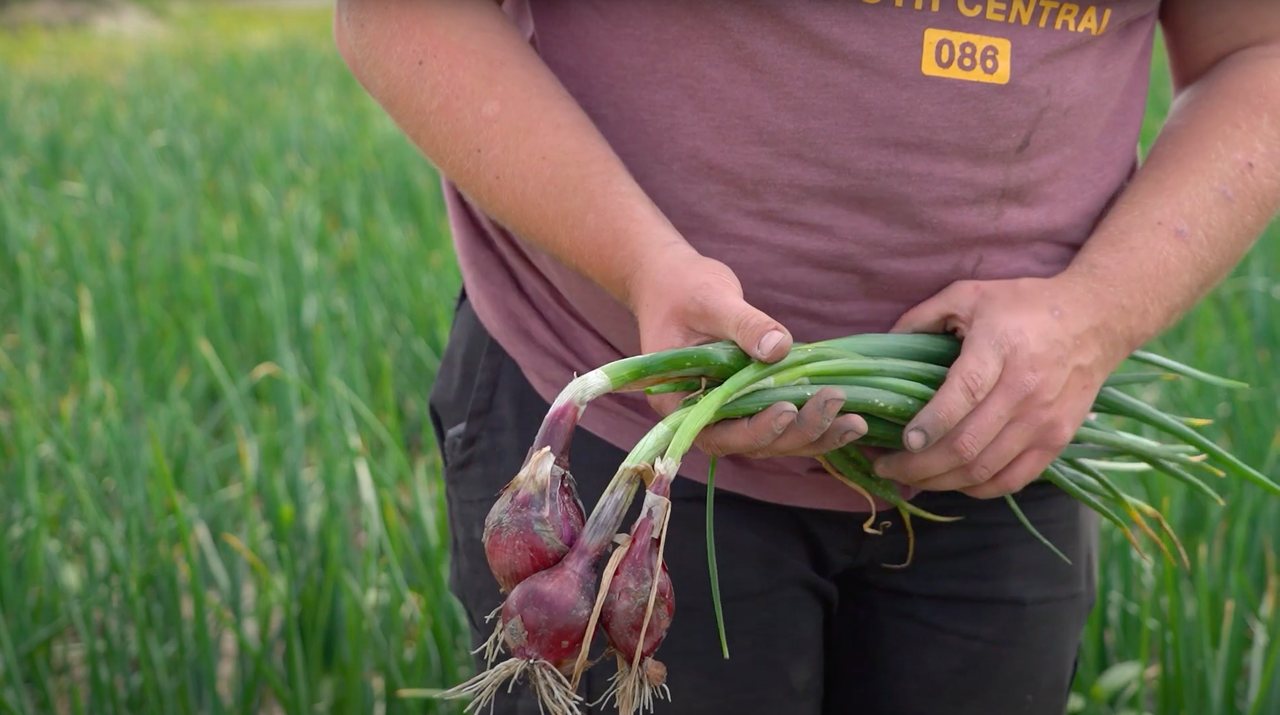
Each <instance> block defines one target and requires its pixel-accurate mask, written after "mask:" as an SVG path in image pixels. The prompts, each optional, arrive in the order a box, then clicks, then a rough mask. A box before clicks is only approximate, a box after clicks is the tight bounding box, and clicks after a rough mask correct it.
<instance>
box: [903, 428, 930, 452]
mask: <svg viewBox="0 0 1280 715" xmlns="http://www.w3.org/2000/svg"><path fill="white" fill-rule="evenodd" d="M906 441H907V449H909V450H911V451H912V452H919V451H920V450H922V449H924V446H925V443H926V442H928V441H929V438H928V437H927V436H926V435H925V433H924V430H921V429H913V430H908V431H907V440H906Z"/></svg>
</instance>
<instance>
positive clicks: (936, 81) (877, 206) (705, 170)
mask: <svg viewBox="0 0 1280 715" xmlns="http://www.w3.org/2000/svg"><path fill="white" fill-rule="evenodd" d="M1159 4H1160V3H1159V0H1114V1H1111V2H1106V1H1100V2H1096V3H1065V2H1052V1H1048V2H1046V1H1045V0H1030V1H1028V2H1023V1H1021V0H1014V1H1012V2H999V1H997V0H985V2H975V1H973V0H878V1H869V0H843V1H830V2H793V3H781V2H772V1H771V0H756V1H750V2H743V1H737V2H729V1H728V0H704V1H701V2H677V1H676V0H643V1H639V0H637V1H629V0H508V2H507V3H506V4H505V7H506V8H507V10H508V11H509V12H510V13H511V15H512V17H514V18H516V19H517V21H518V22H519V24H521V25H522V26H523V27H524V28H525V29H526V31H527V32H528V33H529V37H530V40H531V42H533V43H534V45H535V47H536V49H537V51H538V53H539V54H540V56H541V57H542V58H543V59H544V60H545V61H546V63H547V64H548V66H549V67H550V68H551V69H552V71H554V72H555V74H556V75H557V76H558V77H559V78H560V80H561V81H562V82H563V83H564V85H565V86H566V88H567V89H568V90H569V92H570V93H571V94H572V95H573V96H574V97H575V98H576V99H577V101H578V102H579V103H580V104H581V106H582V107H583V108H584V109H585V110H586V112H587V113H588V114H589V115H590V117H591V119H592V120H593V121H594V122H595V124H596V126H597V127H599V129H600V131H601V132H602V133H603V135H604V136H605V138H606V139H607V140H608V141H609V142H610V144H611V145H612V146H613V148H614V149H615V150H616V151H617V153H618V154H619V155H620V157H621V158H622V160H623V161H624V163H625V164H626V165H627V167H628V168H629V170H630V171H631V172H632V174H633V175H634V177H635V178H636V180H637V181H638V182H639V183H640V185H641V186H642V187H643V188H644V189H645V191H646V192H647V193H648V194H649V196H651V197H652V198H653V200H654V201H655V203H656V204H657V205H658V207H659V208H660V209H661V210H662V211H663V212H664V213H665V214H666V215H667V216H668V217H669V218H670V220H671V221H672V223H673V224H674V225H675V227H676V228H677V229H678V230H680V231H681V233H682V234H683V235H684V236H685V238H686V239H687V240H688V241H689V242H690V243H691V244H692V245H693V246H694V247H695V248H696V249H698V250H699V251H700V252H702V253H704V254H706V255H708V256H711V257H713V258H716V259H719V260H721V261H723V262H725V263H726V264H728V265H729V266H730V267H731V268H732V269H734V271H735V272H736V273H737V274H738V276H739V278H740V280H741V282H742V284H743V288H744V292H745V296H746V298H747V300H748V301H750V302H751V303H752V304H754V305H755V306H756V307H758V308H760V309H761V310H763V311H765V312H766V313H768V314H770V315H771V316H773V317H774V318H776V319H778V320H779V321H781V322H782V323H783V324H784V325H786V326H787V327H788V328H789V329H790V330H791V331H792V333H793V334H794V335H795V338H796V339H797V340H800V341H810V340H818V339H822V338H826V337H832V336H836V335H845V334H851V333H857V332H868V331H880V330H884V329H887V328H888V327H889V326H890V325H892V323H893V321H894V320H896V318H897V317H898V316H899V315H900V314H901V313H902V312H904V311H905V310H907V309H908V308H910V307H911V306H912V305H914V304H916V303H918V302H920V301H922V300H924V299H925V298H928V297H929V296H930V295H932V294H934V293H936V292H937V291H938V290H940V289H942V288H943V287H945V286H946V285H947V284H949V283H951V282H953V281H956V280H962V279H995V278H1005V277H1020V276H1047V275H1052V274H1054V273H1056V272H1058V271H1060V270H1061V269H1062V268H1064V267H1065V266H1066V265H1067V264H1068V262H1069V261H1070V260H1071V258H1072V257H1073V256H1074V253H1075V251H1076V250H1077V249H1078V247H1079V246H1080V245H1081V244H1082V243H1083V242H1084V240H1086V239H1087V238H1088V236H1089V233H1090V231H1091V229H1092V228H1093V227H1094V226H1095V225H1096V223H1097V221H1098V220H1099V219H1100V217H1101V216H1102V214H1103V213H1104V212H1105V210H1106V208H1107V206H1108V204H1109V202H1110V201H1111V200H1112V199H1113V198H1114V196H1115V194H1116V193H1117V192H1118V191H1119V190H1120V189H1121V187H1122V186H1123V184H1124V182H1125V181H1126V179H1127V178H1128V177H1129V176H1130V174H1131V172H1132V171H1133V169H1134V166H1135V164H1136V146H1137V141H1138V138H1139V132H1140V130H1141V127H1142V123H1143V119H1144V109H1145V104H1146V98H1147V83H1148V79H1149V76H1150V59H1151V50H1152V41H1153V36H1154V28H1155V24H1156V16H1157V13H1158V10H1159ZM454 198H455V201H456V202H457V203H455V209H457V208H460V207H461V203H460V202H461V199H460V197H456V196H455V197H454ZM454 222H455V230H456V233H457V240H458V242H459V246H458V247H459V253H460V260H461V261H462V265H463V271H464V280H468V281H469V282H468V291H469V292H470V293H471V294H473V295H474V294H475V293H476V291H479V292H481V293H482V294H485V295H483V296H482V297H481V298H480V299H479V300H478V301H477V302H478V303H479V304H480V305H479V306H478V308H479V309H480V312H481V315H482V317H485V318H486V319H487V321H488V322H489V323H492V325H491V326H490V327H491V329H492V330H494V331H495V333H496V334H498V335H500V336H504V337H505V340H506V341H507V342H508V343H509V344H510V345H512V346H515V347H516V350H517V352H518V353H523V355H522V357H518V358H517V359H522V365H523V366H524V367H525V370H526V372H528V373H530V377H531V379H533V380H534V381H535V383H538V382H539V381H541V382H542V383H543V384H544V385H549V384H551V383H553V382H554V381H555V380H557V379H562V378H564V377H565V376H566V375H569V376H571V374H572V372H574V371H577V372H582V371H584V370H586V369H590V368H591V367H595V366H596V365H598V364H599V363H600V362H604V361H606V360H610V359H617V358H618V357H622V356H623V355H626V354H634V353H635V352H636V351H637V350H638V341H637V337H636V332H635V324H634V322H633V321H632V319H631V317H630V315H629V314H628V313H627V311H626V310H625V309H624V308H623V307H622V306H620V305H618V304H617V303H616V302H614V301H612V300H610V299H609V298H608V297H607V296H606V295H605V294H604V293H603V292H602V291H600V290H599V289H598V288H596V287H594V286H592V285H591V284H590V283H589V282H588V281H587V280H585V279H583V278H582V277H580V276H578V275H576V274H574V273H572V272H571V271H569V270H568V269H566V268H564V267H563V266H561V265H560V264H558V263H556V262H555V261H553V260H551V259H550V258H548V257H546V256H543V255H541V254H539V253H538V252H537V251H534V250H531V249H529V248H528V247H527V246H525V245H524V244H523V243H521V242H519V241H518V240H517V239H515V238H514V237H511V236H509V235H507V234H506V233H505V232H503V231H501V230H500V229H497V228H495V227H494V226H492V224H491V223H489V222H487V221H484V220H483V219H482V218H479V217H478V216H477V215H476V214H474V213H469V212H462V211H457V212H456V213H455V216H454ZM494 268H497V269H498V270H493V269H494ZM504 295H505V296H508V297H509V298H511V299H512V301H513V302H512V303H510V304H504V303H502V301H501V299H502V297H503V296H504ZM508 306H509V307H508ZM566 346H571V347H566ZM544 389H545V388H544ZM556 389H558V388H556ZM646 409H647V407H645V406H643V403H642V402H640V401H635V400H632V401H627V400H626V399H620V400H618V401H617V402H616V403H614V404H612V406H608V405H606V407H605V411H606V412H608V411H609V410H612V411H614V412H615V413H617V414H616V416H617V417H619V418H621V415H622V413H623V412H626V411H628V410H629V411H630V412H631V413H632V414H631V415H630V418H631V419H637V418H638V415H640V414H641V411H642V410H646ZM589 412H590V411H589ZM601 419H606V420H607V419H610V417H609V415H608V414H605V415H603V416H602V418H601Z"/></svg>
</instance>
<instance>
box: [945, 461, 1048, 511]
mask: <svg viewBox="0 0 1280 715" xmlns="http://www.w3.org/2000/svg"><path fill="white" fill-rule="evenodd" d="M1056 458H1057V455H1055V454H1054V453H1053V452H1050V451H1048V450H1042V449H1033V450H1028V451H1026V452H1023V453H1022V454H1021V455H1019V456H1018V457H1017V459H1014V460H1013V462H1012V463H1010V464H1009V466H1007V467H1005V468H1004V469H1002V470H1000V472H999V473H998V474H996V475H995V476H994V477H992V478H991V479H988V480H987V481H986V482H985V483H983V484H979V485H978V486H976V487H969V488H966V489H962V490H960V491H961V492H963V493H964V494H965V495H966V496H970V497H973V498H974V499H998V498H1000V497H1003V496H1005V495H1007V494H1016V493H1017V492H1020V491H1022V490H1023V488H1025V487H1026V486H1027V485H1028V484H1030V483H1031V482H1033V481H1035V480H1036V478H1037V477H1039V476H1040V475H1041V474H1044V470H1046V469H1048V468H1049V465H1050V464H1053V460H1054V459H1056Z"/></svg>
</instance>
